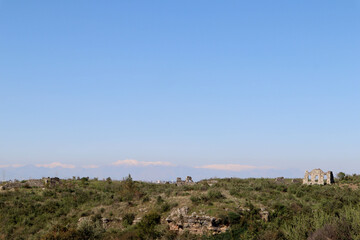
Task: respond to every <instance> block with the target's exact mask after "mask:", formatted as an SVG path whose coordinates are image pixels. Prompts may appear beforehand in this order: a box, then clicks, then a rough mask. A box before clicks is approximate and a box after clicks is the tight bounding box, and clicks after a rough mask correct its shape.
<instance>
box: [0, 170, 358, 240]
mask: <svg viewBox="0 0 360 240" xmlns="http://www.w3.org/2000/svg"><path fill="white" fill-rule="evenodd" d="M359 184H360V176H357V175H353V176H345V175H344V176H342V177H341V179H337V181H336V184H334V185H325V186H305V185H302V184H301V183H294V182H292V181H291V180H290V179H285V181H284V182H280V183H279V182H275V181H274V179H217V182H216V183H215V184H213V185H212V186H209V184H208V183H207V181H202V182H199V183H197V184H195V185H184V186H176V185H174V184H152V183H144V182H136V181H133V180H132V179H131V177H127V178H126V179H124V181H112V180H111V179H110V178H109V179H107V180H106V181H99V180H96V179H88V178H82V179H78V180H76V179H73V180H62V184H61V185H59V186H56V187H54V188H50V187H48V188H45V189H41V188H27V187H24V188H18V189H13V190H3V191H1V192H0V239H44V240H45V239H46V240H47V239H49V240H50V239H54V240H55V239H58V240H61V239H64V240H65V239H204V240H210V239H219V240H220V239H221V240H222V239H224V240H225V239H259V240H261V239H267V240H271V239H290V240H292V239H294V240H300V239H311V240H315V239H319V240H320V239H344V240H345V239H360V190H359V189H358V186H359ZM182 206H188V207H189V208H190V212H197V213H199V212H203V213H204V214H206V215H209V216H214V217H216V218H218V219H220V220H221V221H222V224H224V225H226V226H229V228H228V230H227V231H226V232H225V233H221V234H215V235H213V234H210V233H204V234H203V235H191V234H190V233H189V232H186V231H184V232H183V233H182V234H178V233H177V232H173V231H170V230H169V229H168V225H167V223H166V221H165V219H166V217H167V216H168V215H169V213H170V212H171V211H172V210H173V209H176V208H180V207H182ZM264 209H266V211H268V213H269V214H268V220H267V221H264V219H262V218H261V214H260V212H261V211H263V210H264Z"/></svg>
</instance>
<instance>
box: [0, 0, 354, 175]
mask: <svg viewBox="0 0 360 240" xmlns="http://www.w3.org/2000/svg"><path fill="white" fill-rule="evenodd" d="M359 120H360V2H359V1H328V0H326V1H310V0H308V1H209V0H204V1H193V0H191V1H190V0H189V1H145V0H144V1H88V0H87V1H72V0H71V1H70V0H68V1H35V0H34V1H25V0H23V1H10V0H2V1H1V0H0V165H6V164H45V163H50V162H61V163H64V164H75V165H83V164H97V165H101V164H110V163H112V162H115V161H117V160H124V159H136V160H138V161H166V162H170V163H173V164H176V165H185V166H201V165H208V164H241V165H253V166H271V167H275V168H285V169H286V168H298V169H302V170H304V171H305V170H307V169H309V170H310V169H311V168H315V167H321V168H324V170H328V169H329V170H337V169H341V170H344V171H347V172H358V173H359V172H360V161H359V160H360V146H359V144H360V121H359Z"/></svg>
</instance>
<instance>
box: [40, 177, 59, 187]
mask: <svg viewBox="0 0 360 240" xmlns="http://www.w3.org/2000/svg"><path fill="white" fill-rule="evenodd" d="M43 181H44V184H45V185H46V186H48V187H55V186H57V185H59V184H60V183H61V181H60V178H58V177H54V178H50V177H48V178H43Z"/></svg>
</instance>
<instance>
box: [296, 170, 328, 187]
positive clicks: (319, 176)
mask: <svg viewBox="0 0 360 240" xmlns="http://www.w3.org/2000/svg"><path fill="white" fill-rule="evenodd" d="M333 183H334V175H333V173H332V171H328V172H326V173H325V172H323V171H322V170H321V169H320V168H317V169H314V170H312V171H311V172H308V171H306V172H305V176H304V179H303V184H307V185H316V184H317V185H325V184H333Z"/></svg>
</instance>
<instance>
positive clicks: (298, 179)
mask: <svg viewBox="0 0 360 240" xmlns="http://www.w3.org/2000/svg"><path fill="white" fill-rule="evenodd" d="M291 182H292V183H302V180H301V179H300V178H294V179H292V180H291Z"/></svg>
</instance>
